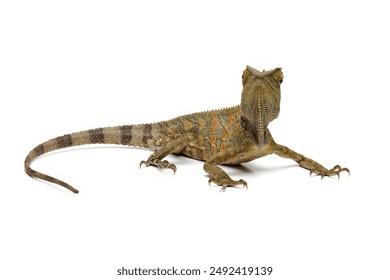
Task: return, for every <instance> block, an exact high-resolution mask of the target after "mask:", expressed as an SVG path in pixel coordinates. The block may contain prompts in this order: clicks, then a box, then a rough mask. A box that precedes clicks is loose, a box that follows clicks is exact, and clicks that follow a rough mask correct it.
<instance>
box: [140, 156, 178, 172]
mask: <svg viewBox="0 0 390 280" xmlns="http://www.w3.org/2000/svg"><path fill="white" fill-rule="evenodd" d="M143 164H144V165H145V166H146V167H148V166H155V167H157V168H158V169H172V170H173V174H176V170H177V168H176V165H174V164H171V163H169V161H167V160H160V159H158V158H154V159H148V160H146V161H145V160H143V161H141V162H140V164H139V168H141V167H142V165H143Z"/></svg>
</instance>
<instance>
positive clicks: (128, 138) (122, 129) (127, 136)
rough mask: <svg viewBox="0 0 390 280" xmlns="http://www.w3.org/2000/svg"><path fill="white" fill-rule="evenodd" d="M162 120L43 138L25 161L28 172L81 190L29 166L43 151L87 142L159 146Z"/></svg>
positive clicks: (148, 146) (146, 146)
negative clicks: (48, 138) (47, 138)
mask: <svg viewBox="0 0 390 280" xmlns="http://www.w3.org/2000/svg"><path fill="white" fill-rule="evenodd" d="M161 127H162V124H161V123H159V124H140V125H125V126H116V127H106V128H97V129H90V130H85V131H80V132H75V133H71V134H65V135H63V136H59V137H56V138H53V139H51V140H48V141H46V142H43V143H42V144H40V145H38V146H36V147H35V148H34V149H32V150H31V151H30V153H29V154H28V155H27V157H26V159H25V161H24V170H25V172H26V173H27V174H28V175H29V176H31V177H33V178H37V179H41V180H44V181H48V182H51V183H54V184H57V185H60V186H62V187H64V188H67V189H68V190H70V191H72V192H74V193H78V192H79V191H78V190H77V189H75V188H74V187H72V186H71V185H69V184H68V183H66V182H64V181H61V180H58V179H57V178H54V177H52V176H49V175H46V174H44V173H41V172H38V171H35V170H34V169H32V168H31V167H30V165H31V163H32V162H33V161H34V160H35V159H36V158H38V157H40V156H41V155H43V154H46V153H49V152H52V151H55V150H59V149H63V148H68V147H73V146H79V145H87V144H117V145H128V146H138V147H144V148H152V149H154V148H156V144H155V143H156V139H158V135H159V132H158V130H159V128H161Z"/></svg>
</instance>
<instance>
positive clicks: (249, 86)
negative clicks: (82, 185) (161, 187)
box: [24, 66, 350, 193]
mask: <svg viewBox="0 0 390 280" xmlns="http://www.w3.org/2000/svg"><path fill="white" fill-rule="evenodd" d="M283 77H284V76H283V72H282V69H281V68H275V69H272V70H268V71H265V70H263V71H258V70H256V69H255V68H252V67H250V66H247V67H246V69H245V70H244V71H243V74H242V86H243V89H242V93H241V103H240V105H236V106H233V107H228V108H224V109H218V110H210V111H204V112H198V113H192V114H188V115H184V116H180V117H176V118H173V119H170V120H167V121H161V122H156V123H147V124H134V125H122V126H114V127H103V128H95V129H89V130H84V131H80V132H75V133H70V134H65V135H63V136H59V137H56V138H53V139H51V140H48V141H46V142H43V143H41V144H39V145H38V146H36V147H35V148H34V149H32V150H31V151H30V153H29V154H28V155H27V157H26V159H25V162H24V168H25V172H26V173H27V174H28V175H29V176H31V177H33V178H36V179H41V180H44V181H48V182H51V183H54V184H57V185H60V186H62V187H65V188H67V189H69V190H70V191H72V192H74V193H78V190H77V189H75V188H74V187H72V186H71V185H69V184H68V183H66V182H64V181H61V180H59V179H57V178H54V177H52V176H49V175H46V174H44V173H41V172H38V171H35V170H34V169H32V168H31V167H30V165H31V163H32V162H33V161H34V160H35V159H37V158H38V157H40V156H42V155H43V154H46V153H48V152H52V151H55V150H58V149H63V148H67V147H73V146H79V145H86V144H117V145H126V146H136V147H143V148H149V149H152V150H153V151H154V152H153V153H152V154H151V155H150V156H149V158H148V159H147V160H143V161H141V162H140V167H142V166H143V165H145V166H146V167H148V166H154V167H157V168H158V169H171V170H173V173H176V170H177V168H176V166H175V165H174V164H172V163H170V162H169V161H167V160H164V158H165V157H166V156H168V155H169V154H179V155H184V156H187V157H190V158H193V159H196V160H201V161H204V165H203V169H204V170H205V171H206V172H207V173H208V174H209V176H210V179H209V182H208V183H209V185H210V184H211V183H214V184H216V185H218V186H220V187H221V190H225V189H226V188H228V187H235V186H243V187H245V188H247V182H246V181H244V180H243V179H239V180H233V179H232V178H230V176H229V175H228V174H227V173H226V172H225V171H224V170H223V169H222V168H221V166H220V165H238V164H241V163H245V162H249V161H252V160H254V159H257V158H260V157H263V156H267V155H270V154H276V155H278V156H280V157H283V158H288V159H292V160H294V161H296V162H297V163H298V164H299V166H301V167H303V168H305V169H308V170H309V171H310V175H312V174H315V175H318V176H321V178H323V177H325V176H329V177H331V176H337V177H340V173H341V172H347V173H348V174H350V171H349V169H348V168H345V167H344V168H342V167H340V165H335V166H334V167H333V168H331V169H327V168H325V167H324V166H322V165H321V164H319V163H318V162H316V161H314V160H312V159H310V158H308V157H306V156H304V155H302V154H299V153H297V152H295V151H293V150H291V149H290V148H288V147H286V146H283V145H280V144H277V143H276V142H275V141H274V139H273V137H272V135H271V133H270V131H269V129H268V124H269V123H270V122H271V121H273V120H274V119H276V118H277V117H278V115H279V111H280V97H281V84H282V82H283Z"/></svg>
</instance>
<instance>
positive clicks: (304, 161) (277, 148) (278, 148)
mask: <svg viewBox="0 0 390 280" xmlns="http://www.w3.org/2000/svg"><path fill="white" fill-rule="evenodd" d="M273 149H274V153H275V154H277V155H278V156H281V157H284V158H289V159H292V160H295V161H296V162H297V163H298V164H299V165H300V166H301V167H303V168H306V169H308V170H310V175H311V174H313V173H314V174H316V175H319V176H321V179H322V178H324V176H329V177H330V176H337V177H338V178H340V173H341V172H343V171H345V172H348V174H350V172H349V169H348V168H345V167H344V168H341V167H340V165H336V166H335V167H333V168H332V169H327V168H325V167H323V166H322V165H321V164H319V163H318V162H316V161H314V160H312V159H310V158H307V157H305V156H303V155H301V154H298V153H297V152H294V151H293V150H291V149H290V148H287V147H285V146H283V145H279V144H276V143H274V144H273Z"/></svg>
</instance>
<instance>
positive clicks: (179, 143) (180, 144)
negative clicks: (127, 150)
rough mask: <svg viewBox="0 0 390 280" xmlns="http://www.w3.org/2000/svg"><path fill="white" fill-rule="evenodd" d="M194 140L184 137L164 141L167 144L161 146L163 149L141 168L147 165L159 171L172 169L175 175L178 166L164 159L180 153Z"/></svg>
mask: <svg viewBox="0 0 390 280" xmlns="http://www.w3.org/2000/svg"><path fill="white" fill-rule="evenodd" d="M192 140H193V137H191V136H190V135H187V136H182V137H179V138H177V139H174V140H172V139H166V141H164V143H165V144H163V145H161V147H160V148H159V149H158V150H157V151H155V152H154V153H153V154H152V155H151V156H150V157H149V158H148V159H147V160H143V161H141V162H140V164H139V167H140V168H141V167H142V165H145V166H146V167H148V166H155V167H157V168H158V169H172V170H173V173H174V174H175V173H176V170H177V168H176V165H174V164H172V163H170V162H169V161H167V160H163V158H164V157H166V156H167V155H169V154H172V153H179V152H180V151H182V150H183V149H184V147H185V146H187V145H189V144H190V142H191V141H192Z"/></svg>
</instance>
